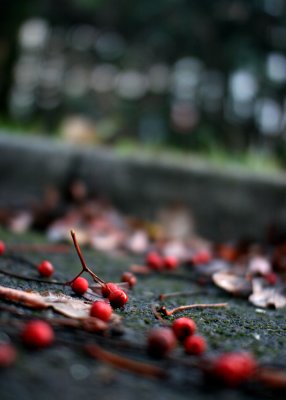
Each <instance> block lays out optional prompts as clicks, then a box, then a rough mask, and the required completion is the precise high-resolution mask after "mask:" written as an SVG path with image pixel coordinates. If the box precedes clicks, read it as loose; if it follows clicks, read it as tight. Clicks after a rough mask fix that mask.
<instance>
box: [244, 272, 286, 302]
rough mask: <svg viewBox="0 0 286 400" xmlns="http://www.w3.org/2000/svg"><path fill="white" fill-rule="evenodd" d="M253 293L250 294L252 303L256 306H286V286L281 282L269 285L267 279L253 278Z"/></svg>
mask: <svg viewBox="0 0 286 400" xmlns="http://www.w3.org/2000/svg"><path fill="white" fill-rule="evenodd" d="M252 289H253V293H252V295H251V296H249V301H250V303H252V304H254V305H255V306H256V307H262V308H266V307H271V308H276V309H277V308H284V307H286V287H285V285H283V284H281V285H278V286H269V285H268V284H267V282H266V281H265V279H263V278H256V279H253V280H252Z"/></svg>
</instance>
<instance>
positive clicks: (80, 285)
mask: <svg viewBox="0 0 286 400" xmlns="http://www.w3.org/2000/svg"><path fill="white" fill-rule="evenodd" d="M71 287H72V290H73V291H74V292H75V293H76V294H78V295H80V296H81V295H83V294H84V293H85V292H86V291H87V289H88V281H87V280H86V279H85V278H82V277H81V276H79V277H78V278H76V280H75V281H73V283H72V284H71Z"/></svg>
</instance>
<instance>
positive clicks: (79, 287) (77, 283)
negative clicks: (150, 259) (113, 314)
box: [66, 231, 136, 308]
mask: <svg viewBox="0 0 286 400" xmlns="http://www.w3.org/2000/svg"><path fill="white" fill-rule="evenodd" d="M71 236H72V239H73V243H74V246H75V249H76V251H77V254H78V257H79V259H80V261H81V265H82V270H81V272H80V273H79V274H78V275H77V276H76V277H75V278H74V279H73V280H71V281H69V282H67V283H66V285H70V286H71V288H72V290H73V291H74V292H75V293H76V294H78V295H84V294H85V293H86V291H87V290H88V287H89V285H88V281H87V280H86V279H85V278H83V277H81V275H82V274H83V273H84V272H87V273H88V274H89V275H91V277H92V278H93V280H94V281H95V282H96V283H98V284H99V285H100V286H101V293H102V296H103V297H106V298H108V300H109V303H110V305H111V306H112V307H113V308H121V307H123V306H124V305H125V304H126V303H127V301H128V295H127V293H126V292H125V291H124V290H123V289H121V288H120V287H119V286H118V285H116V284H115V283H112V282H108V283H107V282H105V281H104V280H103V279H101V278H100V277H99V276H97V275H96V274H95V273H94V272H92V271H91V270H90V268H89V267H88V266H87V264H86V262H85V260H84V258H83V255H82V252H81V249H80V247H79V244H78V242H77V239H76V235H75V232H74V231H71ZM127 274H128V275H127V276H126V274H125V278H124V279H126V280H127V281H128V284H129V286H130V287H131V286H134V285H135V284H136V278H135V276H134V275H133V274H130V273H127Z"/></svg>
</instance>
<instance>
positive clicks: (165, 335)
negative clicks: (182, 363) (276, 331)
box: [147, 317, 206, 357]
mask: <svg viewBox="0 0 286 400" xmlns="http://www.w3.org/2000/svg"><path fill="white" fill-rule="evenodd" d="M196 329H197V326H196V323H195V321H193V320H192V319H191V318H186V317H182V318H177V319H176V320H175V321H174V322H173V324H172V326H171V327H163V328H155V329H153V330H152V331H151V332H150V334H149V336H148V343H147V347H148V352H149V354H150V355H152V356H155V357H164V356H166V355H167V354H168V353H169V352H170V351H172V350H173V349H174V348H175V347H176V344H177V342H178V341H179V342H181V343H182V344H183V346H184V349H185V352H186V353H187V354H192V355H196V356H199V355H201V354H203V353H204V352H205V350H206V342H205V339H204V338H203V337H202V336H199V335H194V333H195V332H196Z"/></svg>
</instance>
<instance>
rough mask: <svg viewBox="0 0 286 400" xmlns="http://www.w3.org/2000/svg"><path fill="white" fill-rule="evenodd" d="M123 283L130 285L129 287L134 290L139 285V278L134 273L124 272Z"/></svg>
mask: <svg viewBox="0 0 286 400" xmlns="http://www.w3.org/2000/svg"><path fill="white" fill-rule="evenodd" d="M121 282H126V283H128V285H129V287H130V288H132V287H133V286H135V285H136V283H137V278H136V276H135V275H134V274H132V272H128V271H127V272H124V273H123V274H122V276H121Z"/></svg>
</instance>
